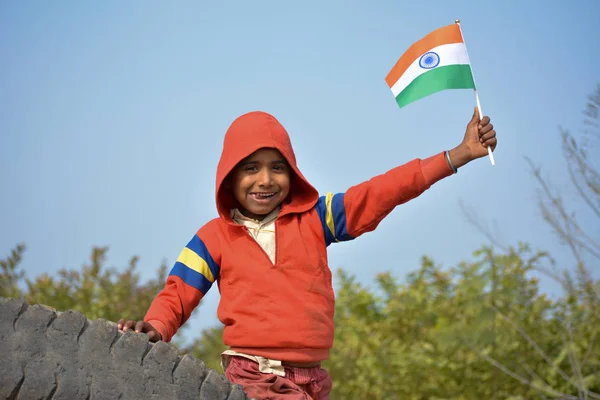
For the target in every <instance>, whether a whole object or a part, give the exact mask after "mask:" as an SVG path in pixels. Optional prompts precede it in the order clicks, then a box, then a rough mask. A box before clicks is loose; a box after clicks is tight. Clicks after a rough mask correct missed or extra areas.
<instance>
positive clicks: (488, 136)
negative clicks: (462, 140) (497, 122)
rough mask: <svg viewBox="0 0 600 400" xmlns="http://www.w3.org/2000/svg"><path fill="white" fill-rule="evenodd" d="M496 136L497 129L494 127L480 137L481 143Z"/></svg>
mask: <svg viewBox="0 0 600 400" xmlns="http://www.w3.org/2000/svg"><path fill="white" fill-rule="evenodd" d="M495 137H496V131H495V130H493V129H492V130H491V131H489V132H487V133H486V134H485V135H483V136H481V138H480V139H479V141H480V142H481V143H485V142H487V141H488V140H490V139H493V138H495Z"/></svg>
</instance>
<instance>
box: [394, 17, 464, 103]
mask: <svg viewBox="0 0 600 400" xmlns="http://www.w3.org/2000/svg"><path fill="white" fill-rule="evenodd" d="M385 81H386V82H387V84H388V86H389V87H390V89H391V90H392V93H393V95H394V97H395V98H396V103H398V106H400V107H404V106H406V105H407V104H409V103H412V102H413V101H415V100H419V99H421V98H423V97H425V96H428V95H430V94H432V93H435V92H439V91H441V90H445V89H475V81H474V79H473V73H472V72H471V64H470V62H469V56H468V54H467V48H466V46H465V42H464V40H463V37H462V33H461V30H460V25H459V24H458V23H455V24H452V25H448V26H444V27H442V28H439V29H437V30H435V31H433V32H431V33H429V34H428V35H427V36H425V37H424V38H422V39H421V40H419V41H418V42H415V43H413V45H412V46H410V48H409V49H408V50H407V51H406V52H405V53H404V54H403V55H402V57H400V59H399V60H398V61H397V62H396V65H394V67H393V68H392V70H391V71H390V72H389V73H388V75H387V76H386V78H385Z"/></svg>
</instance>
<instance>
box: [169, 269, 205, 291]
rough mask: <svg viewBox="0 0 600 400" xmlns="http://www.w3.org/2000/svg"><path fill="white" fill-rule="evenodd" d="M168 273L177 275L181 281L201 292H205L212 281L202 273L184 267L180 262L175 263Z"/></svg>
mask: <svg viewBox="0 0 600 400" xmlns="http://www.w3.org/2000/svg"><path fill="white" fill-rule="evenodd" d="M169 275H173V276H178V277H179V278H181V280H182V281H184V282H185V283H186V284H188V285H190V286H191V287H193V288H196V289H198V290H199V291H200V292H202V294H206V293H207V292H208V290H209V289H210V288H211V286H212V283H211V282H210V281H209V280H208V279H206V277H205V276H204V275H202V274H201V273H199V272H196V271H194V270H193V269H191V268H188V267H186V266H185V265H184V264H182V263H180V262H176V263H175V265H174V266H173V268H172V269H171V272H170V273H169Z"/></svg>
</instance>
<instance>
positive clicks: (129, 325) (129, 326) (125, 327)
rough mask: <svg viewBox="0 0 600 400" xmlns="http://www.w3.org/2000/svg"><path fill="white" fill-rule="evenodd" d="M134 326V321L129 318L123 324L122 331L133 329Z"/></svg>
mask: <svg viewBox="0 0 600 400" xmlns="http://www.w3.org/2000/svg"><path fill="white" fill-rule="evenodd" d="M134 326H135V321H132V320H129V321H127V322H125V324H124V325H123V332H127V331H128V330H129V329H133V327H134Z"/></svg>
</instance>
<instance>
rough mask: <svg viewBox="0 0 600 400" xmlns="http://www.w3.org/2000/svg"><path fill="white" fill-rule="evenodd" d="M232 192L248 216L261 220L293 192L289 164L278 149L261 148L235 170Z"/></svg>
mask: <svg viewBox="0 0 600 400" xmlns="http://www.w3.org/2000/svg"><path fill="white" fill-rule="evenodd" d="M231 184H232V189H233V195H234V196H235V198H236V200H237V201H238V202H239V203H240V205H241V206H242V210H240V211H241V212H242V213H243V214H244V215H245V216H247V217H249V218H253V219H258V220H261V219H262V218H264V217H265V216H266V215H267V214H269V213H270V212H271V211H273V210H274V209H275V208H276V207H277V206H278V205H279V204H281V202H282V201H283V200H285V198H286V197H287V195H288V193H289V192H290V167H289V166H288V164H287V162H286V161H285V158H284V157H283V156H282V155H281V153H280V152H279V151H277V150H275V149H260V150H257V151H255V152H254V153H252V154H251V155H250V156H248V157H246V158H245V159H244V160H242V161H241V162H240V163H239V164H238V165H237V166H236V167H235V169H234V170H233V174H232V181H231Z"/></svg>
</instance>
